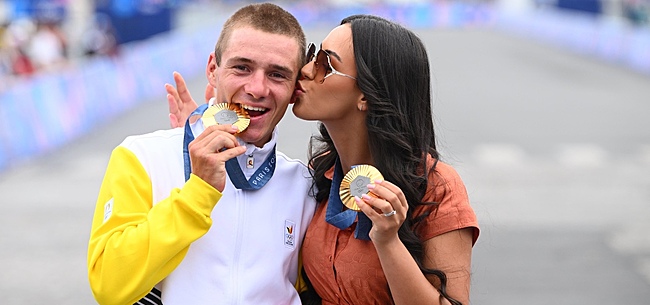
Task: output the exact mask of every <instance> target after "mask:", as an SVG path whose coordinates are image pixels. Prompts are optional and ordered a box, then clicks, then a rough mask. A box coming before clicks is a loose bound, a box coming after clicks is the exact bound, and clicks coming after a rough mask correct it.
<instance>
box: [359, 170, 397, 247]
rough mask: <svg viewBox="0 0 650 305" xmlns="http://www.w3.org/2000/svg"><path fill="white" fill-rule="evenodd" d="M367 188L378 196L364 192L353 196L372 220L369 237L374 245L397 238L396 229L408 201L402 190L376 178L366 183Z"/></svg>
mask: <svg viewBox="0 0 650 305" xmlns="http://www.w3.org/2000/svg"><path fill="white" fill-rule="evenodd" d="M368 189H369V190H370V191H371V192H372V193H373V194H375V195H377V197H378V198H376V197H372V196H370V195H368V194H364V195H363V196H362V198H359V197H355V200H356V203H357V205H358V206H359V208H360V209H361V211H362V212H363V213H364V214H366V216H368V218H370V220H371V221H372V229H371V230H370V239H371V240H372V242H373V243H374V244H375V245H379V244H384V243H388V242H390V241H392V240H394V239H399V236H398V235H397V230H399V228H400V226H401V225H402V223H403V222H404V220H405V219H406V212H407V211H408V202H407V201H406V197H405V196H404V193H403V192H402V190H401V189H400V188H399V187H397V186H396V185H394V184H392V183H390V182H388V181H385V180H377V181H375V182H374V183H371V184H369V185H368Z"/></svg>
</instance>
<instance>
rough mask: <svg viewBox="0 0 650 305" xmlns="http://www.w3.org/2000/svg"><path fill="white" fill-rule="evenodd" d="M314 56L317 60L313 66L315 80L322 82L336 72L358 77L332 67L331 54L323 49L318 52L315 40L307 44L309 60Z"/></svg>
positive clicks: (352, 77) (341, 74)
mask: <svg viewBox="0 0 650 305" xmlns="http://www.w3.org/2000/svg"><path fill="white" fill-rule="evenodd" d="M314 58H315V59H316V60H315V61H314V65H313V68H312V69H313V70H312V75H314V80H320V81H319V82H320V83H321V84H322V83H323V82H325V79H326V78H328V77H330V76H332V75H334V74H336V75H340V76H345V77H349V78H351V79H354V80H356V79H357V78H356V77H354V76H351V75H347V74H345V73H341V72H339V71H336V69H334V67H332V60H331V59H330V55H329V54H328V53H327V52H326V51H323V50H322V49H321V50H318V53H316V45H315V44H314V43H313V42H310V43H309V46H307V62H308V63H309V62H311V61H312V60H314Z"/></svg>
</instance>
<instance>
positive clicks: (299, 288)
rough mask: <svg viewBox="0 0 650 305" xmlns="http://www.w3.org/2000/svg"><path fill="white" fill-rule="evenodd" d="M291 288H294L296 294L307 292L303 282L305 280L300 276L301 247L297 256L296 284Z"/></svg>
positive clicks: (305, 284)
mask: <svg viewBox="0 0 650 305" xmlns="http://www.w3.org/2000/svg"><path fill="white" fill-rule="evenodd" d="M293 286H294V287H295V288H296V291H298V294H300V293H302V292H303V291H306V290H307V283H306V282H305V278H304V277H303V276H302V247H301V248H300V253H299V254H298V278H297V279H296V284H295V285H293Z"/></svg>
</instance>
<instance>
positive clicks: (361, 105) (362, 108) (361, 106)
mask: <svg viewBox="0 0 650 305" xmlns="http://www.w3.org/2000/svg"><path fill="white" fill-rule="evenodd" d="M357 107H358V108H359V111H364V110H366V107H363V104H359V105H357Z"/></svg>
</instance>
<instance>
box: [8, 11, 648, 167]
mask: <svg viewBox="0 0 650 305" xmlns="http://www.w3.org/2000/svg"><path fill="white" fill-rule="evenodd" d="M287 9H288V10H289V11H291V12H292V13H293V14H294V15H296V16H297V18H298V19H299V21H300V23H301V24H303V26H305V27H306V28H308V27H319V26H323V27H325V28H326V29H330V28H332V27H333V26H334V25H335V24H336V22H339V21H340V20H341V19H343V18H344V17H346V16H349V15H352V14H358V13H370V14H375V15H380V16H384V17H386V18H388V19H391V20H394V21H396V22H399V23H401V24H404V25H405V26H407V27H410V28H414V29H418V28H434V27H457V26H493V27H496V28H499V29H502V30H505V31H509V32H511V33H515V34H521V35H525V36H527V37H535V38H537V39H540V40H544V41H547V42H549V43H555V44H560V45H562V46H564V47H567V48H570V49H572V50H575V51H579V52H583V53H588V54H593V55H597V56H601V57H603V58H605V59H608V60H613V61H615V62H618V63H621V64H625V65H628V66H630V67H632V68H633V69H636V70H639V71H642V72H644V73H648V74H650V35H648V29H631V28H629V27H624V26H620V25H618V26H616V25H613V24H608V23H606V22H603V21H599V20H598V19H597V18H593V17H592V18H587V17H580V16H577V17H574V16H575V15H565V14H561V13H558V12H536V13H534V14H532V13H531V14H530V15H526V14H506V13H503V12H498V11H494V10H493V9H492V8H491V7H490V6H487V5H483V6H476V5H468V4H463V3H444V2H441V3H435V4H412V5H407V6H404V5H402V6H397V5H387V4H380V5H372V6H365V7H346V8H343V7H338V8H330V9H325V10H323V6H322V5H321V6H316V5H314V4H308V3H307V2H304V3H298V4H296V5H294V6H291V7H288V8H287ZM217 21H218V23H215V24H214V25H212V26H205V27H203V28H204V30H203V31H201V30H193V31H192V32H174V31H172V32H169V33H164V34H160V35H157V36H155V37H153V38H151V39H148V40H146V41H143V42H136V43H132V44H130V45H128V46H126V47H125V48H123V49H122V51H121V54H120V56H119V57H118V58H112V59H109V58H96V59H92V60H87V61H85V62H83V63H79V64H77V65H76V66H74V67H71V68H67V69H65V70H62V71H59V72H57V73H52V74H40V75H37V76H35V77H33V78H31V79H25V80H21V81H18V82H16V83H15V84H14V85H12V86H11V87H9V88H7V89H6V90H5V91H3V92H0V140H1V144H0V172H1V171H2V170H4V169H7V168H9V167H11V166H14V165H17V164H20V163H21V162H22V161H24V160H26V159H29V158H32V157H34V156H39V155H42V154H44V153H47V152H49V151H51V150H53V149H56V148H58V147H60V146H62V145H65V144H66V143H69V142H70V141H72V140H74V139H76V138H78V137H79V136H81V135H85V134H88V133H92V132H93V131H94V130H95V129H96V128H97V127H98V126H101V125H102V124H103V123H106V122H107V121H109V120H110V119H112V118H114V117H115V116H117V115H120V114H122V113H123V112H125V111H128V110H129V109H130V108H132V107H134V106H136V105H137V104H138V103H140V102H142V101H146V100H147V99H151V98H153V97H157V96H161V95H162V94H163V90H164V88H163V84H164V83H166V82H171V81H172V80H171V74H172V71H179V72H181V73H182V74H183V75H184V76H186V77H188V78H192V77H195V76H198V75H199V74H201V73H203V69H204V65H205V58H206V54H208V52H210V50H212V48H213V47H214V41H212V40H211V39H206V37H215V33H214V28H219V27H220V25H221V22H222V21H223V20H215V22H217Z"/></svg>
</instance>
